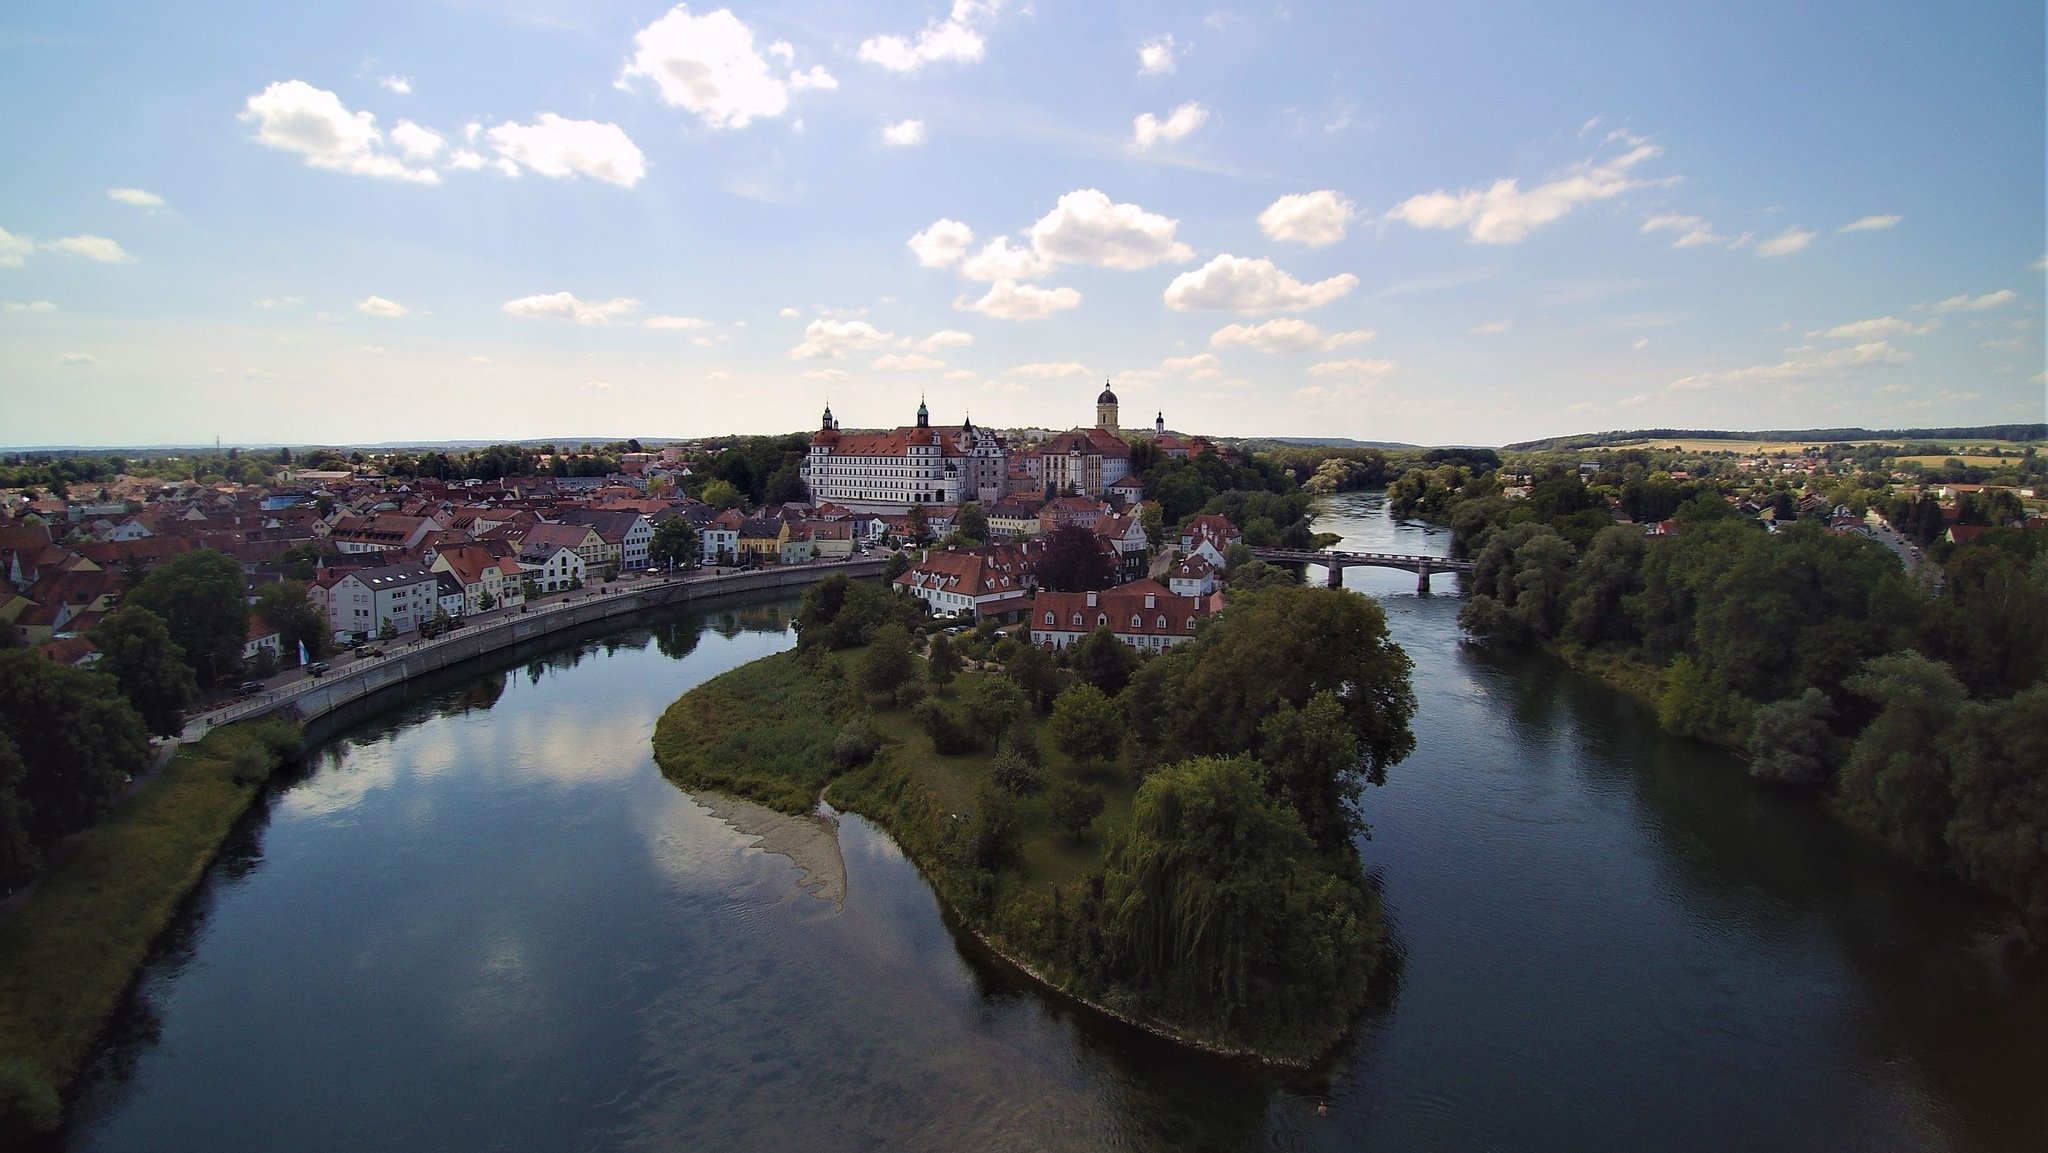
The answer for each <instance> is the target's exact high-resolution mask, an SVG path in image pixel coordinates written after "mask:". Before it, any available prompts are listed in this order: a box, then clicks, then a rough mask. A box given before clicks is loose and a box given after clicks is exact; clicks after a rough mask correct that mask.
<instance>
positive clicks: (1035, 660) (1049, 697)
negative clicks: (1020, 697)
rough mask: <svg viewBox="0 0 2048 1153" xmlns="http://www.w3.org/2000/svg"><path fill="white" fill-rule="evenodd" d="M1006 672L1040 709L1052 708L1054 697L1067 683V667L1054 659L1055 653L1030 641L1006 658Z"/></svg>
mask: <svg viewBox="0 0 2048 1153" xmlns="http://www.w3.org/2000/svg"><path fill="white" fill-rule="evenodd" d="M1003 675H1004V676H1006V677H1008V678H1009V679H1010V681H1011V683H1013V684H1015V685H1016V686H1017V687H1018V688H1019V689H1021V690H1023V692H1024V697H1025V699H1026V700H1028V701H1030V702H1031V707H1032V708H1034V709H1037V710H1038V711H1039V712H1040V713H1046V712H1050V711H1051V710H1052V702H1053V699H1054V698H1056V697H1058V696H1059V695H1060V690H1061V689H1063V688H1065V687H1066V683H1067V674H1066V671H1065V670H1063V669H1061V668H1059V667H1058V666H1057V665H1055V664H1054V663H1053V659H1052V654H1050V653H1048V652H1046V651H1045V650H1044V649H1042V648H1039V647H1038V646H1037V645H1033V644H1028V643H1027V644H1025V645H1023V646H1022V647H1020V648H1019V649H1018V650H1017V651H1016V652H1015V653H1014V654H1012V655H1011V656H1010V658H1009V659H1008V660H1006V661H1005V662H1003Z"/></svg>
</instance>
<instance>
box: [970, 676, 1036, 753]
mask: <svg viewBox="0 0 2048 1153" xmlns="http://www.w3.org/2000/svg"><path fill="white" fill-rule="evenodd" d="M967 707H968V711H969V714H970V715H971V716H972V717H973V718H974V727H975V729H976V731H978V732H984V733H988V734H989V735H990V736H991V737H992V738H993V739H995V740H997V741H1000V740H1001V739H1002V735H1003V734H1004V733H1005V732H1008V731H1009V730H1010V729H1011V728H1013V727H1015V726H1016V724H1017V721H1018V719H1019V718H1021V717H1022V716H1023V715H1024V710H1025V708H1026V703H1025V700H1024V693H1023V690H1021V689H1019V688H1018V687H1017V686H1016V685H1014V684H1011V683H1010V682H1009V681H1006V680H1004V679H1003V678H1001V677H983V678H981V681H980V683H978V684H976V685H975V686H974V700H973V701H971V702H970V703H969V704H968V706H967Z"/></svg>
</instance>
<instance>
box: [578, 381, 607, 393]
mask: <svg viewBox="0 0 2048 1153" xmlns="http://www.w3.org/2000/svg"><path fill="white" fill-rule="evenodd" d="M576 387H578V388H580V389H582V390H583V391H584V392H610V391H611V387H612V386H611V382H610V381H606V380H586V381H584V382H583V383H582V384H580V385H577V386H576Z"/></svg>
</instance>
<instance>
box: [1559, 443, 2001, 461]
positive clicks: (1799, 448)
mask: <svg viewBox="0 0 2048 1153" xmlns="http://www.w3.org/2000/svg"><path fill="white" fill-rule="evenodd" d="M1912 443H1914V444H1941V445H1942V446H1943V447H1944V448H1953V449H1955V450H1956V453H1955V455H1962V454H1963V453H1965V452H1968V451H1972V450H1981V449H1994V448H2002V449H2004V450H2005V451H2006V454H2007V460H2006V461H2005V462H2000V461H1998V460H1997V458H1995V457H1989V456H1984V455H1981V453H1979V454H1978V455H1975V456H1964V457H1963V459H1964V461H1965V462H1967V463H1970V464H1977V463H1980V462H1981V463H1984V464H1986V465H1990V466H1995V465H1997V464H1999V463H2010V462H2012V461H2014V460H2017V459H2018V458H2019V456H2020V454H2021V453H2023V452H2025V451H2026V449H2027V445H2028V444H2030V443H2032V444H2034V445H2035V447H2037V448H2038V447H2040V444H2039V442H2029V441H2013V440H1972V441H1956V442H1953V443H1951V442H1945V441H1917V440H1916V441H1914V442H1912ZM1862 444H1882V445H1889V446H1891V447H1893V448H1903V447H1905V444H1906V442H1905V441H1902V440H1898V439H1891V440H1852V441H1818V440H1710V439H1702V438H1682V439H1678V440H1638V441H1631V442H1629V443H1628V444H1610V445H1601V446H1599V447H1597V448H1586V449H1582V450H1580V451H1582V452H1589V453H1599V452H1611V451H1613V450H1615V449H1625V448H1665V449H1671V450H1673V451H1676V452H1739V453H1743V454H1745V455H1749V454H1761V455H1767V456H1781V455H1785V454H1788V453H1800V452H1804V451H1805V450H1807V449H1809V448H1828V447H1833V446H1837V445H1862ZM1900 459H1902V460H1918V461H1922V462H1924V463H1929V464H1934V465H1937V466H1938V465H1940V464H1941V462H1942V461H1944V460H1947V459H1948V458H1947V457H1945V456H1942V457H1926V456H1922V457H1901V458H1900Z"/></svg>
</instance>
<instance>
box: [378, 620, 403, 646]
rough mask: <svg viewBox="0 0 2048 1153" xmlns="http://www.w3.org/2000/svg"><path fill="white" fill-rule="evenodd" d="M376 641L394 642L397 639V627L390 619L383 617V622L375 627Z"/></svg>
mask: <svg viewBox="0 0 2048 1153" xmlns="http://www.w3.org/2000/svg"><path fill="white" fill-rule="evenodd" d="M377 639H378V640H380V641H395V640H397V639H398V626H397V625H395V624H392V623H391V618H390V617H385V618H384V622H383V623H382V624H380V625H378V626H377Z"/></svg>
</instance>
